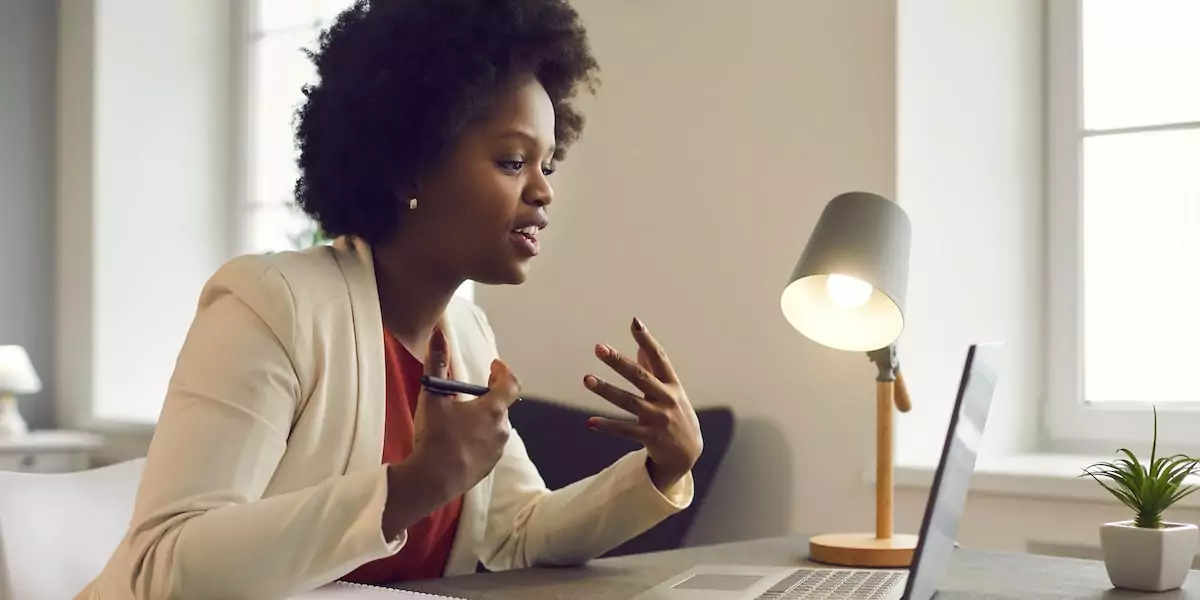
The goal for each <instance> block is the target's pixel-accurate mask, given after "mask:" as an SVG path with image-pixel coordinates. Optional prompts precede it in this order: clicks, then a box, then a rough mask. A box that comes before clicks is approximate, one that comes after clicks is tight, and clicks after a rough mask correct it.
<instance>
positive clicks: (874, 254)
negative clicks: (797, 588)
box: [780, 192, 917, 568]
mask: <svg viewBox="0 0 1200 600" xmlns="http://www.w3.org/2000/svg"><path fill="white" fill-rule="evenodd" d="M911 230H912V225H911V223H910V222H909V219H908V215H907V214H905V212H904V210H903V209H901V208H900V206H899V205H898V204H896V203H895V202H892V201H891V200H888V199H886V198H883V197H880V196H877V195H875V194H871V193H867V192H849V193H845V194H841V195H839V196H837V197H836V198H834V199H833V200H831V201H830V202H829V204H828V205H826V207H825V210H824V211H823V212H822V213H821V217H820V218H819V219H818V220H817V225H816V227H814V228H813V232H812V236H811V237H810V238H809V240H808V244H807V245H806V246H805V248H804V253H803V254H802V255H801V256H800V260H799V261H798V262H797V263H796V268H795V269H794V270H793V271H792V276H791V278H790V279H789V280H788V285H787V287H785V288H784V290H783V294H782V296H781V298H780V306H781V308H782V310H783V315H784V317H785V318H786V319H787V321H788V323H790V324H791V325H792V327H794V328H796V330H797V331H799V332H800V333H802V334H804V336H805V337H808V338H809V339H811V340H813V341H814V342H817V343H818V344H821V345H823V346H828V347H830V348H834V349H838V350H847V351H852V352H865V353H866V354H867V357H868V358H869V359H870V360H871V362H873V363H874V364H875V366H876V367H878V371H879V372H878V375H877V376H876V378H875V381H876V385H875V389H876V394H875V395H876V427H875V445H876V447H875V470H876V476H875V533H874V534H871V533H833V534H824V535H818V536H815V537H813V538H812V539H810V540H809V557H810V558H811V559H812V560H814V561H817V562H822V563H829V564H834V565H841V566H849V567H892V568H899V567H905V566H908V564H909V563H910V562H911V561H912V555H913V550H914V549H915V548H916V543H917V536H914V535H896V534H894V533H893V531H892V514H893V508H892V498H893V483H892V464H893V463H892V407H893V406H895V407H896V408H897V409H899V410H900V411H901V412H907V411H908V410H909V409H910V408H911V407H912V405H911V403H910V401H909V398H908V392H907V390H906V389H905V387H904V379H903V377H902V376H901V375H900V372H899V363H898V361H897V360H896V350H895V346H894V345H893V344H894V342H895V341H896V339H897V338H899V337H900V333H901V331H903V329H904V296H905V292H906V290H907V287H908V281H907V280H908V259H909V245H910V238H911Z"/></svg>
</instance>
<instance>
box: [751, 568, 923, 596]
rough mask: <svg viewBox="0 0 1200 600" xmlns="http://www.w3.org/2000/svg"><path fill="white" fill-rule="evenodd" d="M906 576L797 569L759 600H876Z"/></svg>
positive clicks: (885, 572) (868, 572)
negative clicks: (843, 599) (842, 599)
mask: <svg viewBox="0 0 1200 600" xmlns="http://www.w3.org/2000/svg"><path fill="white" fill-rule="evenodd" d="M903 576H904V574H903V572H896V571H867V570H851V569H797V570H796V572H795V573H792V574H791V575H789V576H787V577H785V578H784V579H783V580H782V581H780V582H779V583H777V584H775V586H774V587H772V588H771V589H769V590H767V591H766V592H765V593H764V594H763V595H761V596H759V597H758V600H809V599H818V598H819V599H828V600H835V599H841V598H845V599H847V600H874V599H876V598H884V597H885V596H887V594H888V592H890V591H891V590H892V588H893V587H895V586H896V585H897V584H899V583H900V582H901V581H902V578H903Z"/></svg>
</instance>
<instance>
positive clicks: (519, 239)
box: [508, 225, 541, 256]
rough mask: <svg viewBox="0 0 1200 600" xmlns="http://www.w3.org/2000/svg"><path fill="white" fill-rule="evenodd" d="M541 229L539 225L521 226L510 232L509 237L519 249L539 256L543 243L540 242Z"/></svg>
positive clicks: (527, 253)
mask: <svg viewBox="0 0 1200 600" xmlns="http://www.w3.org/2000/svg"><path fill="white" fill-rule="evenodd" d="M539 229H541V228H540V227H538V226H537V225H530V226H528V227H520V228H518V229H514V230H512V231H510V232H509V233H508V239H509V240H510V241H512V243H513V244H514V245H515V246H516V247H517V250H518V251H519V252H521V253H522V254H525V255H527V256H537V254H538V251H540V250H541V245H540V244H538V239H537V236H538V230H539Z"/></svg>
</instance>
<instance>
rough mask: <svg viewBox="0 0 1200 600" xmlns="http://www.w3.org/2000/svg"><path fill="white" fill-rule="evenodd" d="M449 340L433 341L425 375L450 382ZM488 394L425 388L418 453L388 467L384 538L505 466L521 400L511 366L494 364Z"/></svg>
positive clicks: (438, 334) (436, 337) (417, 426)
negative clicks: (514, 409) (466, 395)
mask: <svg viewBox="0 0 1200 600" xmlns="http://www.w3.org/2000/svg"><path fill="white" fill-rule="evenodd" d="M448 362H449V361H448V351H447V344H446V337H445V334H444V333H442V331H441V330H440V329H439V330H435V331H434V333H433V336H432V337H431V338H430V340H429V350H428V353H427V355H426V358H425V373H426V374H427V375H431V376H434V377H446V376H447V374H448V371H449V365H448ZM488 387H489V388H491V391H489V392H488V393H487V394H484V395H483V396H480V397H478V398H475V399H471V400H467V401H462V400H460V399H458V398H456V397H455V396H449V395H442V394H438V393H436V392H431V391H429V390H427V389H424V388H422V389H421V392H420V396H419V397H418V398H417V411H416V414H415V415H414V418H413V425H414V434H413V450H412V454H410V455H409V456H408V458H406V459H405V460H404V461H403V462H400V463H396V464H392V465H389V466H388V500H387V506H386V508H385V509H384V515H383V533H384V536H385V537H386V538H388V539H394V538H395V536H397V535H399V534H400V533H401V532H402V531H403V530H405V529H407V528H409V527H410V526H412V524H413V523H416V522H417V521H419V520H421V519H422V518H424V517H425V516H426V515H428V514H429V513H431V512H433V511H434V510H436V509H437V508H438V507H440V506H442V505H444V504H446V503H448V502H450V501H452V500H454V499H455V498H457V497H459V496H461V495H462V494H465V493H466V492H467V491H468V490H470V489H471V488H472V487H474V486H475V484H477V483H479V482H480V481H481V480H482V479H483V478H484V477H487V475H488V473H491V471H492V469H493V468H494V467H495V466H496V463H498V462H499V461H500V457H501V456H502V455H503V454H504V446H505V444H507V443H508V436H509V432H510V431H511V429H510V427H511V426H510V425H509V422H508V407H509V406H512V404H513V403H514V402H516V401H517V400H518V399H519V398H520V391H521V390H520V385H519V384H518V382H517V379H516V377H514V376H513V374H512V372H511V371H509V370H508V366H507V365H505V364H504V363H503V362H501V361H499V360H494V361H492V372H491V376H490V377H489V378H488Z"/></svg>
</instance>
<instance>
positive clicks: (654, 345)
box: [630, 317, 679, 383]
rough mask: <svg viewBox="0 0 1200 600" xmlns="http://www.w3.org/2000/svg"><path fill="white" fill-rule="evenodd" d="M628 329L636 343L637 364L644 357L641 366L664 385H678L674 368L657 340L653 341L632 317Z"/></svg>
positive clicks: (648, 332) (639, 320)
mask: <svg viewBox="0 0 1200 600" xmlns="http://www.w3.org/2000/svg"><path fill="white" fill-rule="evenodd" d="M630 329H631V330H632V331H633V339H634V340H636V341H637V343H638V359H639V361H638V362H642V360H643V357H644V360H645V362H644V363H643V364H644V365H646V368H647V369H648V370H649V371H650V372H651V373H653V374H654V376H655V377H658V378H659V380H661V381H662V382H664V383H679V378H678V377H677V376H676V374H675V368H674V367H672V366H671V361H670V359H668V358H667V351H666V350H664V349H663V347H662V345H661V344H659V343H658V340H656V339H654V336H652V335H650V331H649V330H647V329H646V325H645V323H642V320H641V319H638V318H637V317H634V319H633V324H632V325H631V326H630Z"/></svg>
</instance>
